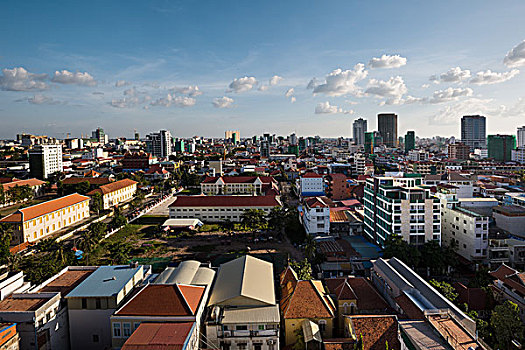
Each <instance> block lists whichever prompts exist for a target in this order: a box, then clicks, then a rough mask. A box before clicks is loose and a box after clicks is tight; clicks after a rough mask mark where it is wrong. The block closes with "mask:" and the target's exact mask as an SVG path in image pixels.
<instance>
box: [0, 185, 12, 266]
mask: <svg viewBox="0 0 525 350" xmlns="http://www.w3.org/2000/svg"><path fill="white" fill-rule="evenodd" d="M0 187H1V186H0ZM12 234H13V227H12V226H11V225H9V224H4V223H2V224H0V263H1V264H5V263H7V262H8V259H9V257H10V256H11V252H10V251H9V247H10V245H11V235H12Z"/></svg>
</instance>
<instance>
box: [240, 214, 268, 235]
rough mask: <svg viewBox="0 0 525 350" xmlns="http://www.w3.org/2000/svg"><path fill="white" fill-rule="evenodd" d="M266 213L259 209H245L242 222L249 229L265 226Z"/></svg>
mask: <svg viewBox="0 0 525 350" xmlns="http://www.w3.org/2000/svg"><path fill="white" fill-rule="evenodd" d="M265 216H266V215H265V213H264V211H262V210H259V209H248V210H245V211H244V213H242V215H241V223H242V225H243V226H244V228H248V229H252V230H255V229H258V228H265V227H266V225H267V222H266V218H265Z"/></svg>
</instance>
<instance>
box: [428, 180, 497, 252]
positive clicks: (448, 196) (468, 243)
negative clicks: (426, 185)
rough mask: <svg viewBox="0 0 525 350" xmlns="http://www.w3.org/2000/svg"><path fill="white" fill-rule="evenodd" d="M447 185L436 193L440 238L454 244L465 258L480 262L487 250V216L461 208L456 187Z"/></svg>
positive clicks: (445, 242)
mask: <svg viewBox="0 0 525 350" xmlns="http://www.w3.org/2000/svg"><path fill="white" fill-rule="evenodd" d="M447 187H448V188H441V189H440V191H439V192H438V193H436V196H437V197H438V198H439V199H440V201H441V204H440V205H441V240H442V242H443V244H446V245H448V246H450V245H455V246H456V247H457V249H456V252H457V253H458V254H459V255H461V256H462V257H463V258H465V259H466V260H468V261H473V262H482V261H483V260H484V259H486V258H487V252H488V235H489V217H488V216H483V215H480V214H478V213H476V212H474V211H472V210H468V209H466V208H462V207H461V204H460V202H459V201H458V198H457V195H456V188H453V186H447Z"/></svg>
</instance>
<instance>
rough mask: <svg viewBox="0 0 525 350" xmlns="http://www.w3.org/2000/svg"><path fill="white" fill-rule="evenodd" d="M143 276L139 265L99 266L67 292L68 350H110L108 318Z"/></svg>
mask: <svg viewBox="0 0 525 350" xmlns="http://www.w3.org/2000/svg"><path fill="white" fill-rule="evenodd" d="M147 273H148V271H145V269H144V267H143V266H130V265H120V266H119V265H116V266H101V267H99V268H98V269H97V270H96V271H95V272H93V273H91V274H90V275H89V277H87V278H86V279H85V280H84V281H82V283H80V284H79V285H78V286H76V287H75V288H74V289H73V290H72V291H71V292H69V293H68V294H67V295H66V297H65V298H66V300H67V308H68V318H69V337H70V344H71V348H72V349H80V350H82V349H107V348H110V347H111V340H112V336H111V334H112V332H111V331H112V329H111V327H110V316H111V315H112V314H113V313H114V312H115V311H116V310H117V309H118V308H119V307H121V306H122V305H123V303H124V302H125V300H126V297H127V296H128V295H130V293H131V292H132V291H133V289H134V287H135V286H137V285H138V284H139V283H141V282H142V280H143V279H144V276H145V274H147Z"/></svg>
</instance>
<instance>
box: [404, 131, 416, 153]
mask: <svg viewBox="0 0 525 350" xmlns="http://www.w3.org/2000/svg"><path fill="white" fill-rule="evenodd" d="M415 148H416V132H415V131H407V133H406V135H405V153H408V152H409V151H410V150H413V149H415Z"/></svg>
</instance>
